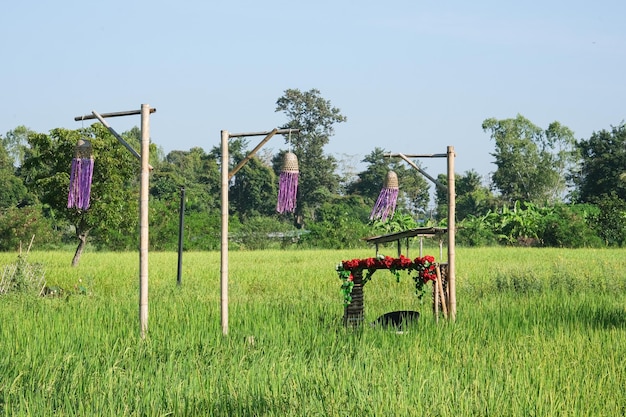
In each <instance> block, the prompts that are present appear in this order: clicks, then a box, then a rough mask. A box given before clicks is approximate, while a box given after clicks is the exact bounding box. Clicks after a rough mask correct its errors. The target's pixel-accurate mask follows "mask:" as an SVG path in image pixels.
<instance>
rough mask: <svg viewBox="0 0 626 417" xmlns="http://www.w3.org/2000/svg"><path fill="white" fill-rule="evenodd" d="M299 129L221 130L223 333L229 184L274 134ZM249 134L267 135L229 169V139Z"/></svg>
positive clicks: (225, 327)
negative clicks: (263, 130) (247, 131)
mask: <svg viewBox="0 0 626 417" xmlns="http://www.w3.org/2000/svg"><path fill="white" fill-rule="evenodd" d="M299 131H300V130H299V129H274V130H271V131H268V132H253V133H229V132H228V130H222V131H221V146H222V161H221V163H222V167H221V168H222V170H221V194H222V195H221V204H222V229H221V244H220V251H221V254H220V305H221V308H220V316H221V324H222V334H224V335H227V334H228V188H229V187H228V184H229V182H230V180H231V179H232V178H233V176H235V174H236V173H237V172H238V171H239V170H240V169H241V168H243V167H244V165H245V164H246V163H248V161H249V160H250V159H252V157H253V156H254V155H255V154H256V153H257V152H258V151H259V149H261V147H262V146H263V145H265V143H267V141H269V140H270V139H271V138H272V137H273V136H274V135H276V134H278V135H286V134H290V133H298V132H299ZM247 136H265V138H263V140H261V142H259V144H258V145H257V146H256V147H255V148H254V149H253V150H252V151H250V153H249V154H248V155H247V156H246V157H245V158H243V159H242V160H241V162H239V163H238V164H237V166H235V167H234V168H233V169H232V171H229V160H230V157H229V154H228V139H230V138H237V137H247Z"/></svg>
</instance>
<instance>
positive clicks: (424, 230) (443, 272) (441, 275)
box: [344, 227, 449, 323]
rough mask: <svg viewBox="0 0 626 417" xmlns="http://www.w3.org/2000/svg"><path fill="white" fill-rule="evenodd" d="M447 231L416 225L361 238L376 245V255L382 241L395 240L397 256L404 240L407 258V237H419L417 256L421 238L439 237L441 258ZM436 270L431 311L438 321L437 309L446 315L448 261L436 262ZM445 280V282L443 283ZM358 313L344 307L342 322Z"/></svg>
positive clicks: (349, 319) (441, 228)
mask: <svg viewBox="0 0 626 417" xmlns="http://www.w3.org/2000/svg"><path fill="white" fill-rule="evenodd" d="M447 233H448V228H446V227H417V228H414V229H408V230H403V231H402V232H396V233H390V234H386V235H381V236H373V237H368V238H364V239H363V240H364V241H366V242H367V243H371V244H374V245H375V247H376V256H378V255H379V253H378V250H379V245H381V244H384V243H390V242H396V245H397V249H398V258H399V257H400V255H402V240H404V241H405V244H406V246H405V247H406V253H405V254H404V256H406V257H407V258H409V257H410V256H409V239H411V238H414V237H419V238H420V247H419V256H420V257H421V256H422V252H423V239H424V238H438V239H439V258H440V259H443V236H444V235H446V234H447ZM436 272H437V280H436V281H435V282H433V313H434V314H435V320H436V321H439V309H440V307H441V310H442V311H443V315H444V317H445V318H446V319H447V318H448V317H449V316H448V301H449V292H448V291H447V290H448V289H449V285H448V276H449V263H448V262H438V263H437V266H436ZM358 279H359V280H360V288H358V291H360V292H361V293H360V294H357V296H356V298H358V299H360V300H361V307H360V308H361V309H363V308H364V307H363V285H364V283H363V282H362V276H361V277H359V278H358ZM444 282H445V283H444ZM355 313H357V314H359V315H361V316H362V315H363V312H362V311H361V312H360V313H359V312H356V311H354V310H352V311H351V310H348V309H347V308H346V310H345V312H344V322H346V323H348V322H350V321H351V318H350V317H349V316H350V314H355Z"/></svg>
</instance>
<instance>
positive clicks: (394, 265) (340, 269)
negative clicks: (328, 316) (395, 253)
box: [337, 255, 437, 305]
mask: <svg viewBox="0 0 626 417" xmlns="http://www.w3.org/2000/svg"><path fill="white" fill-rule="evenodd" d="M436 268H437V264H436V263H435V258H434V257H433V256H430V255H426V256H423V257H419V256H418V257H417V258H415V259H410V258H407V257H406V256H404V255H400V257H399V258H392V257H391V256H378V257H376V258H364V259H351V260H347V261H341V264H339V265H337V274H338V275H339V278H340V279H341V280H342V281H343V283H342V286H341V291H342V292H343V295H344V303H345V304H346V305H347V304H350V302H351V301H352V296H351V294H352V287H353V286H354V276H353V274H354V273H355V272H359V273H361V274H362V273H363V271H367V273H366V274H365V275H364V276H363V284H365V283H366V282H367V281H369V279H370V278H371V276H372V274H373V273H374V272H375V271H376V270H378V269H388V270H390V271H391V272H392V273H393V274H394V275H395V276H396V279H397V280H398V281H399V280H400V273H399V271H401V270H406V271H408V272H409V273H411V272H412V271H415V272H417V276H415V277H413V279H414V280H415V289H416V293H417V295H418V297H419V298H421V297H422V296H423V293H424V285H426V284H427V283H428V282H429V281H435V280H436V279H437V271H436Z"/></svg>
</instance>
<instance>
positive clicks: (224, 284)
mask: <svg viewBox="0 0 626 417" xmlns="http://www.w3.org/2000/svg"><path fill="white" fill-rule="evenodd" d="M228 137H229V136H228V130H222V171H221V179H222V186H221V191H222V241H221V267H220V293H221V320H222V333H223V334H224V335H226V334H228V161H229V156H228Z"/></svg>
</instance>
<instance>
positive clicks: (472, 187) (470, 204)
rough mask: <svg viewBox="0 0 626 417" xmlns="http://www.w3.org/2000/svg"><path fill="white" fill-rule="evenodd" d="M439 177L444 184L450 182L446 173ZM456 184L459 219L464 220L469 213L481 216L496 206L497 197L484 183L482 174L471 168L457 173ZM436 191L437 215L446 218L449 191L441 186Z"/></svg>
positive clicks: (456, 209) (457, 214) (456, 206)
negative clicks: (463, 172) (461, 173)
mask: <svg viewBox="0 0 626 417" xmlns="http://www.w3.org/2000/svg"><path fill="white" fill-rule="evenodd" d="M437 179H438V180H439V181H440V182H441V183H443V184H447V182H448V179H447V175H445V174H440V175H439V176H438V177H437ZM454 185H455V187H454V188H455V191H456V199H455V203H456V204H455V213H456V219H457V221H462V220H463V219H465V218H466V217H467V216H469V215H472V216H476V217H479V216H482V215H484V214H486V213H487V212H488V211H489V210H493V209H495V208H496V206H497V199H496V197H495V196H494V195H493V194H492V193H491V191H489V188H488V187H486V186H485V185H483V184H482V181H481V178H480V175H479V174H478V173H477V172H476V171H474V170H469V171H466V172H465V174H464V175H459V174H456V175H455V180H454ZM435 191H436V194H435V202H436V204H437V217H438V218H439V219H445V218H447V216H448V192H447V191H446V190H444V189H442V188H439V187H437V188H436V190H435Z"/></svg>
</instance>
